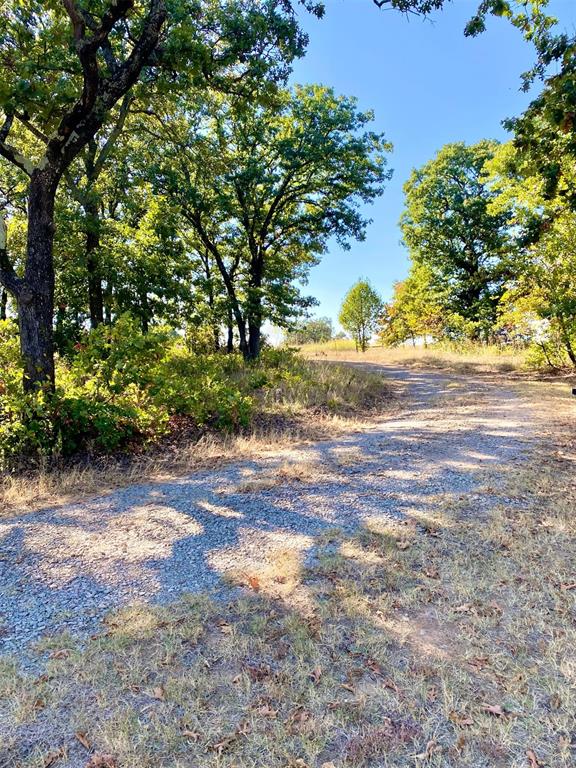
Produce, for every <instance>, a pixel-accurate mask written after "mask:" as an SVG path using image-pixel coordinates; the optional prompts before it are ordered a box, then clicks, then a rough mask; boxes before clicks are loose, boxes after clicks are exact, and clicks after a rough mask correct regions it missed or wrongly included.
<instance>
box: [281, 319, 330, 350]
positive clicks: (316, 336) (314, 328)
mask: <svg viewBox="0 0 576 768" xmlns="http://www.w3.org/2000/svg"><path fill="white" fill-rule="evenodd" d="M333 335H334V327H333V325H332V320H331V319H330V318H329V317H311V318H307V319H306V320H300V322H298V323H297V324H296V325H295V326H294V327H293V328H291V329H290V330H289V332H288V333H287V341H288V343H289V344H322V343H323V342H326V341H330V339H331V338H332V337H333Z"/></svg>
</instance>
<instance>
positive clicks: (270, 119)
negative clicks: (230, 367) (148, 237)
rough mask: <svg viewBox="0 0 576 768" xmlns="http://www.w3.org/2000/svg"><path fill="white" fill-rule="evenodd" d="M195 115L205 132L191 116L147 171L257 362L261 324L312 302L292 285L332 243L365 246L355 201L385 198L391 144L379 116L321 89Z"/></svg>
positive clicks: (220, 102) (216, 103)
mask: <svg viewBox="0 0 576 768" xmlns="http://www.w3.org/2000/svg"><path fill="white" fill-rule="evenodd" d="M193 108H195V109H196V110H197V111H199V114H198V115H197V118H196V120H197V122H198V123H199V125H200V129H199V128H198V126H197V125H194V126H191V125H190V123H189V120H187V119H186V115H185V114H184V115H181V116H179V119H177V120H173V121H171V122H170V128H169V131H166V129H165V128H162V127H161V128H160V129H159V132H158V133H156V134H155V135H156V136H157V138H158V140H159V141H161V142H162V141H164V142H166V150H165V152H164V153H163V154H162V156H161V157H159V158H158V157H151V158H150V168H151V170H152V175H153V179H154V181H155V183H156V185H157V186H158V187H159V189H160V191H161V192H162V194H164V195H166V196H167V197H169V198H170V199H171V200H172V202H173V204H174V205H175V206H176V207H177V208H178V209H179V211H180V213H181V216H182V219H183V222H184V225H185V226H186V227H187V228H188V231H189V235H188V243H189V247H190V248H191V250H192V251H196V254H197V256H196V258H197V259H200V260H201V261H202V262H203V264H204V266H206V265H210V271H211V273H212V275H213V273H214V272H216V273H217V274H218V280H217V281H216V282H214V279H213V276H212V280H211V285H212V287H213V288H219V289H220V290H223V291H224V292H225V295H226V298H227V304H228V310H229V312H230V314H231V315H233V317H234V322H235V324H236V328H237V332H238V336H239V342H240V348H241V349H242V351H243V352H244V353H245V354H246V356H247V357H251V358H253V357H256V356H257V355H258V352H259V345H260V333H261V327H262V324H263V322H264V321H265V320H269V321H270V322H273V323H274V324H276V325H278V326H280V327H286V326H289V325H290V323H291V322H292V321H293V319H294V316H297V315H299V314H301V312H302V310H303V309H305V308H306V307H307V306H309V304H310V303H311V301H310V299H308V298H305V297H302V296H301V295H300V292H299V290H298V288H297V284H296V283H297V282H300V283H301V282H304V281H305V280H306V276H307V274H308V271H309V269H310V267H311V266H312V265H314V264H316V263H317V261H318V258H319V257H320V256H321V255H322V254H324V253H325V252H326V249H327V244H328V241H329V239H330V238H331V237H335V238H336V239H337V241H338V242H339V243H340V244H341V245H342V246H344V247H346V248H347V247H349V245H348V244H349V240H350V239H358V240H361V239H363V237H364V233H365V228H366V225H367V223H368V222H367V220H366V218H365V217H364V215H363V213H362V212H361V210H360V204H361V203H369V202H372V201H373V200H374V199H375V198H376V197H377V196H378V195H379V194H381V192H382V190H383V184H384V182H385V181H386V179H388V178H389V176H390V174H389V172H388V171H387V169H386V159H385V154H386V152H388V151H389V150H390V145H389V144H388V142H386V141H385V140H384V137H383V135H382V134H379V133H375V132H374V131H372V130H370V129H369V127H368V126H369V124H370V123H371V121H372V119H373V115H372V113H370V112H360V111H359V110H358V108H357V104H356V100H355V99H354V98H348V97H343V96H336V95H335V94H334V92H333V91H332V90H331V89H329V88H326V87H322V86H305V87H304V86H299V87H296V88H294V89H293V90H292V91H282V92H279V93H278V94H277V95H276V98H275V99H274V100H273V101H272V102H271V103H270V104H268V105H266V106H263V105H261V104H258V103H252V104H246V103H244V102H242V103H239V102H238V101H237V100H235V99H223V98H218V99H213V100H212V101H211V102H209V103H208V104H203V105H202V108H199V107H198V105H197V104H193V105H186V109H187V110H188V112H189V111H190V110H191V109H193ZM162 123H163V125H166V124H167V121H166V120H162Z"/></svg>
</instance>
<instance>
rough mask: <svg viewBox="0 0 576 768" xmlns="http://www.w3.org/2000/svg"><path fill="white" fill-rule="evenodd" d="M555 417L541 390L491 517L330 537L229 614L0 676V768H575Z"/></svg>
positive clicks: (570, 443)
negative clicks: (524, 452) (33, 671)
mask: <svg viewBox="0 0 576 768" xmlns="http://www.w3.org/2000/svg"><path fill="white" fill-rule="evenodd" d="M560 402H562V403H563V405H562V407H560V405H559V403H560ZM570 406H571V404H569V402H568V400H567V399H566V398H565V399H564V400H563V401H559V400H558V398H556V396H552V397H551V398H550V399H546V398H545V396H544V390H542V395H541V397H540V398H539V407H540V409H541V413H540V417H541V418H542V419H543V421H545V422H546V424H547V425H548V429H549V433H548V434H546V435H545V436H544V442H543V444H542V445H541V446H540V447H539V449H538V454H537V455H534V457H533V459H532V460H529V461H526V462H525V463H524V465H522V466H517V467H515V469H514V471H510V472H507V471H505V470H504V469H501V470H499V472H497V473H496V472H495V471H493V470H492V471H491V474H490V475H487V476H486V477H485V478H483V482H484V483H485V486H484V495H485V498H486V499H489V500H490V504H489V505H487V504H483V505H482V506H481V507H480V508H478V507H477V506H476V504H475V502H474V499H473V498H472V497H470V498H467V497H462V496H461V495H458V496H450V495H445V494H439V495H438V496H437V498H436V504H435V505H434V506H432V507H430V508H427V511H426V513H425V514H424V513H414V514H412V515H409V516H407V517H406V519H404V520H398V521H383V520H381V519H374V520H372V521H368V522H367V524H366V526H365V528H364V529H363V530H361V531H359V532H358V533H357V534H356V535H344V534H343V533H342V532H339V531H337V530H333V531H330V532H328V533H325V534H324V535H323V536H322V537H321V538H320V539H319V540H318V541H317V547H316V550H315V555H314V558H313V560H312V561H309V560H305V551H306V549H307V547H308V546H309V544H308V543H305V542H303V546H302V549H301V550H296V551H294V550H290V551H287V550H286V549H282V548H278V549H277V550H276V551H274V552H272V553H271V554H270V556H269V558H268V562H267V563H265V564H264V565H259V566H258V568H257V569H255V570H254V571H253V572H242V573H235V572H232V571H231V572H230V573H228V574H227V578H228V580H229V581H230V582H231V583H233V584H238V585H240V586H242V587H243V588H244V589H243V590H242V591H241V593H240V594H239V595H238V596H236V597H234V598H232V599H230V600H228V601H226V602H222V600H216V599H212V598H211V597H210V596H194V597H190V598H186V599H183V600H180V601H178V602H177V603H175V604H174V605H172V606H170V607H168V608H159V607H152V606H149V605H143V606H135V607H133V608H130V609H128V610H124V611H122V612H120V613H118V614H114V615H111V616H110V617H109V618H108V620H107V622H106V624H105V626H104V628H103V632H102V633H101V634H100V635H99V636H98V637H95V638H93V639H92V640H90V641H89V642H88V644H87V646H86V647H85V648H81V647H79V646H78V645H77V644H76V642H75V641H74V639H73V638H70V637H62V638H56V639H52V640H51V641H50V642H49V643H47V644H45V646H44V649H43V651H44V653H49V654H50V657H51V658H50V659H49V661H48V667H47V669H46V671H45V673H43V674H42V675H41V676H40V677H37V678H36V679H32V678H31V677H27V676H26V675H23V674H22V673H20V672H19V671H18V669H17V667H16V666H15V665H14V664H13V663H12V662H10V661H4V662H2V665H1V666H0V700H1V704H0V722H2V723H3V725H2V726H1V730H0V733H1V735H2V737H3V747H2V750H3V752H0V763H2V764H6V765H8V766H11V765H14V766H18V767H19V768H33V767H34V768H36V767H37V766H38V767H40V766H45V765H46V764H47V760H49V759H52V757H51V756H54V755H56V756H57V758H56V759H54V760H53V762H52V763H48V764H53V765H55V766H56V767H57V768H59V766H63V767H64V766H74V768H76V766H85V765H91V766H95V765H100V766H104V765H108V766H110V765H111V766H117V768H120V766H122V768H136V766H138V768H152V767H154V768H158V767H159V766H195V768H208V766H210V768H212V766H218V767H220V766H221V767H222V768H232V766H235V768H255V767H256V766H262V765H266V766H267V768H268V767H269V768H306V766H307V767H308V768H348V767H349V766H350V767H351V768H354V767H355V766H358V767H359V766H366V767H368V766H370V767H373V768H376V766H378V767H379V768H380V767H381V766H390V767H392V768H396V767H397V768H404V767H405V766H412V765H413V766H416V768H418V766H443V767H445V768H452V767H454V768H456V766H458V767H460V766H468V767H469V768H479V766H490V767H491V768H499V767H500V766H501V767H502V768H521V767H524V766H528V767H529V768H534V767H536V768H537V767H538V766H549V767H550V768H551V767H552V766H554V768H568V767H569V766H572V765H574V761H575V759H576V738H575V734H574V719H573V718H574V712H575V711H576V693H575V691H576V664H575V654H574V647H575V646H576V629H575V627H574V621H573V617H574V611H575V610H576V581H575V579H574V571H573V564H574V562H575V560H576V536H575V534H576V522H575V520H574V514H573V511H574V506H575V503H576V487H575V483H574V477H575V476H576V473H575V466H576V457H575V444H574V436H573V430H572V426H571V418H572V415H573V414H572V413H571V407H570ZM342 460H343V461H344V462H345V461H347V460H352V457H349V456H346V455H343V457H342ZM285 471H286V474H287V477H288V479H289V481H290V482H302V481H305V479H306V476H307V474H306V473H307V472H315V471H316V467H311V468H309V469H307V470H306V472H305V473H304V478H302V476H297V473H296V472H295V470H293V468H290V467H287V468H286V470H285ZM89 761H92V762H89Z"/></svg>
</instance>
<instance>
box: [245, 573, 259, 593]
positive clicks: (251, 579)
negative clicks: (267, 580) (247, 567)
mask: <svg viewBox="0 0 576 768" xmlns="http://www.w3.org/2000/svg"><path fill="white" fill-rule="evenodd" d="M248 584H249V585H250V587H251V588H252V589H253V590H254V592H260V579H259V578H258V576H248Z"/></svg>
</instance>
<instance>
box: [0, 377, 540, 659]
mask: <svg viewBox="0 0 576 768" xmlns="http://www.w3.org/2000/svg"><path fill="white" fill-rule="evenodd" d="M370 367H371V369H372V370H375V369H379V370H381V371H382V372H383V373H384V374H385V375H386V376H388V377H390V378H392V379H395V380H399V381H402V382H404V383H405V385H406V389H407V395H408V397H407V400H406V404H407V405H406V408H405V410H403V411H402V412H401V413H399V414H395V415H394V416H393V417H388V418H386V419H384V420H382V421H381V422H380V423H378V424H376V425H374V426H373V427H371V428H370V429H368V430H366V431H362V432H355V433H352V434H349V435H346V436H344V437H339V438H338V439H336V440H329V441H322V442H318V443H316V444H314V445H312V446H306V447H303V448H302V449H298V450H287V451H282V452H279V453H278V454H277V455H275V456H274V457H273V458H268V459H265V460H261V461H251V462H244V463H237V464H232V465H226V466H224V467H223V468H222V469H221V470H208V471H203V472H196V473H194V474H192V475H189V476H186V477H182V478H179V479H177V480H173V481H170V482H166V483H154V484H141V485H135V486H132V487H129V488H125V489H121V490H118V491H115V492H114V493H111V494H110V495H107V496H104V497H100V498H96V499H93V500H91V501H85V502H82V503H76V504H69V505H67V506H64V507H60V508H57V509H45V510H42V511H40V512H36V513H33V514H26V515H21V516H17V517H12V518H3V519H0V653H4V654H14V655H16V656H18V657H19V659H20V660H21V661H22V663H23V664H24V665H25V666H27V665H28V664H32V655H31V654H30V653H29V652H30V649H31V647H32V645H33V644H34V643H35V642H36V641H38V640H39V639H41V638H44V637H47V636H51V635H54V634H57V633H61V632H63V631H68V632H70V633H71V634H74V635H79V636H87V635H90V634H93V633H96V632H98V631H99V629H100V628H101V620H102V617H103V616H104V615H105V614H106V613H108V612H109V611H110V610H111V609H114V608H118V607H121V606H126V605H129V604H131V603H137V602H143V601H152V602H159V603H166V602H170V601H172V600H174V599H175V598H177V597H178V596H179V595H182V594H184V593H189V592H194V591H199V590H205V589H212V588H217V589H218V588H222V575H223V574H224V573H226V571H228V570H231V569H236V570H242V569H249V568H251V567H254V564H255V563H257V562H259V561H265V560H266V556H267V552H270V550H271V549H272V548H277V547H278V546H282V547H285V548H292V547H293V548H295V549H298V550H299V551H305V552H307V553H308V554H309V555H310V556H311V555H312V554H313V548H314V537H315V536H317V535H318V534H321V533H322V532H324V531H327V530H329V529H333V528H335V527H337V528H341V529H345V530H353V529H355V528H356V527H358V526H359V525H361V524H362V523H363V522H364V521H366V520H367V519H370V518H374V517H390V516H394V517H401V516H403V515H404V514H405V513H407V512H414V511H425V510H426V509H427V508H429V507H430V506H431V505H434V504H437V503H438V496H439V494H451V495H452V496H454V497H455V498H458V497H463V498H471V499H473V500H474V502H475V508H476V509H482V508H483V506H484V503H485V504H489V503H490V501H491V500H490V499H489V498H487V497H485V496H482V494H481V493H480V492H479V488H480V481H479V471H481V470H483V469H486V468H490V467H491V466H493V467H494V468H501V467H502V465H504V464H506V465H507V466H510V467H513V465H514V463H515V462H518V461H521V460H522V457H523V455H524V454H525V451H526V448H527V446H528V445H529V443H530V442H531V440H532V439H533V437H534V430H533V428H532V426H531V423H532V421H531V418H530V416H529V410H528V409H529V406H528V405H527V404H526V403H525V402H524V401H522V400H520V399H519V398H518V397H517V396H516V395H515V394H514V393H513V392H511V391H509V390H507V389H506V388H505V387H502V386H501V385H494V384H491V383H487V382H483V383H478V380H469V379H466V378H464V377H455V376H447V375H444V374H440V373H435V372H429V371H421V370H418V371H412V370H407V369H399V368H393V367H391V366H370ZM286 467H289V468H294V467H296V468H297V470H298V471H297V472H289V471H286Z"/></svg>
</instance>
